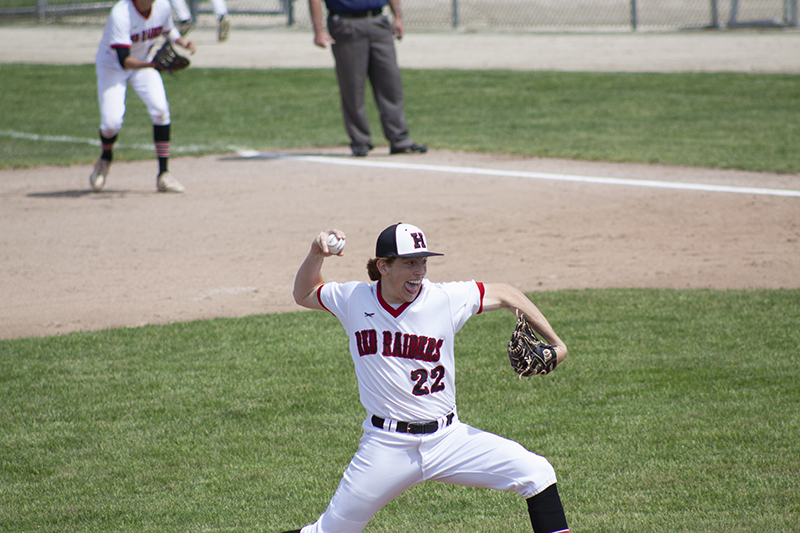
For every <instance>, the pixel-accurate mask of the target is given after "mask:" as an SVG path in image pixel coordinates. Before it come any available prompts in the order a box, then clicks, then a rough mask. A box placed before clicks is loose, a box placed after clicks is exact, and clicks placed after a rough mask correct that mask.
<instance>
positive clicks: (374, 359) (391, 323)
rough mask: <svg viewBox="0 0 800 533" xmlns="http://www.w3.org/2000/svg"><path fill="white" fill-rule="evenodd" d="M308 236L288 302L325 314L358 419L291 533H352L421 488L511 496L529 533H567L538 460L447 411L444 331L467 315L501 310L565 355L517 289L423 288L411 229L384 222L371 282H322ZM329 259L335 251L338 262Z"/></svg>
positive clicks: (318, 243)
mask: <svg viewBox="0 0 800 533" xmlns="http://www.w3.org/2000/svg"><path fill="white" fill-rule="evenodd" d="M330 234H335V235H336V236H337V237H339V238H340V239H344V237H345V235H344V233H343V232H341V231H338V230H332V231H323V232H321V233H320V234H319V235H317V237H316V239H315V240H314V242H313V244H312V245H311V250H310V251H309V253H308V256H307V257H306V259H305V261H304V262H303V264H302V265H301V266H300V269H299V270H298V272H297V276H296V278H295V285H294V298H295V301H296V302H297V303H298V304H300V305H302V306H304V307H307V308H309V309H318V310H327V311H330V312H331V313H332V314H333V315H334V316H336V317H337V318H338V319H339V321H340V322H341V323H342V325H343V326H344V328H345V331H346V332H347V336H348V338H349V342H350V353H351V356H352V358H353V362H354V365H355V371H356V376H357V378H358V388H359V395H360V399H361V403H362V405H363V406H364V408H365V409H366V411H367V417H366V419H365V421H364V423H363V430H364V433H363V435H362V437H361V444H360V445H359V448H358V451H357V452H356V453H355V456H354V457H353V459H352V461H351V462H350V465H349V466H348V467H347V469H346V471H345V473H344V476H343V478H342V480H341V482H340V484H339V487H338V488H337V490H336V493H335V494H334V496H333V498H332V500H331V502H330V504H329V505H328V508H327V510H326V511H325V512H324V513H323V514H322V515H321V516H320V517H319V519H318V520H317V521H316V522H314V523H313V524H310V525H307V526H305V527H304V528H302V530H294V532H287V533H296V532H299V531H302V533H345V532H360V531H362V530H363V529H364V527H366V525H367V523H368V522H369V521H370V519H371V518H372V517H373V516H374V515H375V513H377V512H378V511H379V510H380V509H381V508H382V507H383V506H384V505H386V504H387V503H389V502H390V501H391V500H392V499H394V498H395V497H396V496H398V495H399V494H400V493H401V492H403V491H404V490H406V489H408V488H410V487H412V486H413V485H416V484H418V483H421V482H423V481H427V480H434V481H441V482H444V483H451V484H456V485H465V486H472V487H486V488H493V489H497V490H504V491H514V492H517V493H518V494H520V495H521V496H523V497H524V498H526V500H527V504H528V512H529V515H530V519H531V524H532V526H533V530H534V532H536V533H554V532H559V533H564V532H567V531H569V529H568V526H567V520H566V517H565V515H564V509H563V507H562V505H561V499H560V497H559V495H558V490H557V488H556V475H555V471H554V470H553V467H552V466H551V465H550V463H549V462H548V461H547V460H546V459H545V458H544V457H541V456H539V455H536V454H534V453H532V452H530V451H528V450H526V449H525V448H524V447H522V446H521V445H520V444H518V443H516V442H514V441H511V440H508V439H505V438H503V437H500V436H497V435H494V434H492V433H489V432H486V431H482V430H480V429H477V428H474V427H471V426H469V425H467V424H464V423H462V422H461V421H460V420H459V419H458V413H457V411H456V394H455V354H454V352H453V340H454V337H455V334H456V333H457V332H458V331H459V330H460V329H461V327H462V326H463V325H464V323H465V322H466V321H467V320H468V319H469V318H470V317H471V316H473V315H475V314H478V313H481V312H485V311H492V310H495V309H500V308H505V309H509V310H510V311H512V312H515V313H517V312H522V313H524V314H525V316H526V317H528V321H529V323H530V324H531V326H532V327H533V329H534V330H535V331H536V332H537V333H539V334H540V335H541V336H542V337H543V338H544V339H545V340H546V341H547V342H548V343H549V344H551V345H553V346H554V349H555V351H556V356H557V359H558V361H559V362H561V361H563V360H564V358H565V357H566V355H567V347H566V345H565V344H564V343H563V342H562V341H561V339H560V338H559V337H558V335H556V333H555V331H554V330H553V328H552V327H551V326H550V324H549V323H548V321H547V319H546V318H545V317H544V315H543V314H542V313H541V312H540V311H539V309H538V308H537V307H536V306H535V305H534V304H533V303H532V302H531V301H530V300H529V299H528V298H527V297H526V296H525V295H524V294H522V292H520V291H519V290H518V289H516V288H514V287H511V286H509V285H505V284H483V283H479V282H475V281H468V282H451V283H432V282H430V281H429V280H428V279H426V277H425V275H426V273H427V261H428V259H427V258H428V257H429V256H436V255H441V254H437V253H434V252H430V251H429V250H428V247H427V244H426V243H427V241H426V238H425V235H424V234H423V232H422V230H420V229H419V228H417V227H416V226H412V225H410V224H395V225H393V226H390V227H388V228H386V229H385V230H384V231H383V232H382V233H381V234H380V236H379V237H378V241H377V244H376V247H375V255H376V257H375V258H373V259H371V260H370V261H369V263H368V264H367V271H368V273H369V277H370V279H371V280H373V281H375V283H373V284H369V283H364V282H358V281H351V282H348V283H336V282H325V280H324V279H323V277H322V264H323V262H324V259H325V258H326V257H329V256H330V255H332V254H331V252H330V249H329V247H328V237H329V235H330ZM342 254H343V251H340V252H339V254H338V255H342Z"/></svg>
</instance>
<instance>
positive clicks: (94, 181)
mask: <svg viewBox="0 0 800 533" xmlns="http://www.w3.org/2000/svg"><path fill="white" fill-rule="evenodd" d="M110 166H111V161H109V160H107V159H103V158H102V157H101V158H100V159H98V160H97V163H95V164H94V169H93V170H92V174H91V176H89V185H91V186H92V190H93V191H95V192H97V191H101V190H103V186H104V185H105V184H106V176H108V167H110Z"/></svg>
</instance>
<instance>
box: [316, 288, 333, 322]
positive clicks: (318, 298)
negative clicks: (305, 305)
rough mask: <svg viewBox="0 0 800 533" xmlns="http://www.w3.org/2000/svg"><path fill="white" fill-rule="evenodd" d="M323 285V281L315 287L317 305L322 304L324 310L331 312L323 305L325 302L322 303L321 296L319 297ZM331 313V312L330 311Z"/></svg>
mask: <svg viewBox="0 0 800 533" xmlns="http://www.w3.org/2000/svg"><path fill="white" fill-rule="evenodd" d="M324 285H325V284H324V283H323V284H322V285H320V286H319V287H317V301H318V302H319V305H321V306H322V308H323V309H324V310H326V311H327V312H329V313H331V310H330V309H328V308H327V307H325V304H324V303H322V298H320V295H319V293H320V292H322V287H323V286H324ZM331 314H333V313H331Z"/></svg>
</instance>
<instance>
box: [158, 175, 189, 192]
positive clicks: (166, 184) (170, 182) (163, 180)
mask: <svg viewBox="0 0 800 533" xmlns="http://www.w3.org/2000/svg"><path fill="white" fill-rule="evenodd" d="M156 186H157V187H158V192H183V191H184V188H183V185H181V184H180V183H178V180H176V179H175V178H173V177H172V174H170V173H169V172H162V173H161V174H159V175H158V180H157V181H156Z"/></svg>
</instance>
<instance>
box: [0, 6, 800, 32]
mask: <svg viewBox="0 0 800 533" xmlns="http://www.w3.org/2000/svg"><path fill="white" fill-rule="evenodd" d="M187 3H190V4H192V11H193V13H195V14H197V15H203V14H211V13H213V11H212V9H211V4H210V2H208V0H202V1H201V0H190V2H187ZM112 4H113V2H112V1H105V2H93V3H85V2H84V3H82V2H81V1H80V0H0V23H8V22H10V21H12V20H18V19H20V18H26V17H27V18H36V19H38V20H39V21H42V22H45V21H52V20H67V21H68V22H69V21H76V22H81V21H88V20H90V19H92V18H97V17H102V18H104V17H105V16H106V15H107V13H108V10H109V9H110V7H111V5H112ZM227 4H228V9H229V11H230V13H231V15H232V21H233V24H234V25H236V24H237V18H239V20H240V21H244V19H245V18H246V19H247V20H248V23H249V25H253V24H254V23H255V24H256V25H258V24H259V23H262V24H268V25H276V24H281V25H288V26H293V27H310V26H311V21H310V17H309V14H308V3H307V2H306V1H305V0H227ZM797 6H798V0H570V1H567V0H401V7H402V9H403V17H404V21H405V26H406V29H431V30H436V29H439V30H441V29H450V28H457V29H461V30H484V29H485V30H517V31H573V30H577V31H631V30H672V29H682V28H720V29H722V28H735V27H744V26H758V27H798V8H797ZM254 21H255V22H254Z"/></svg>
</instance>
